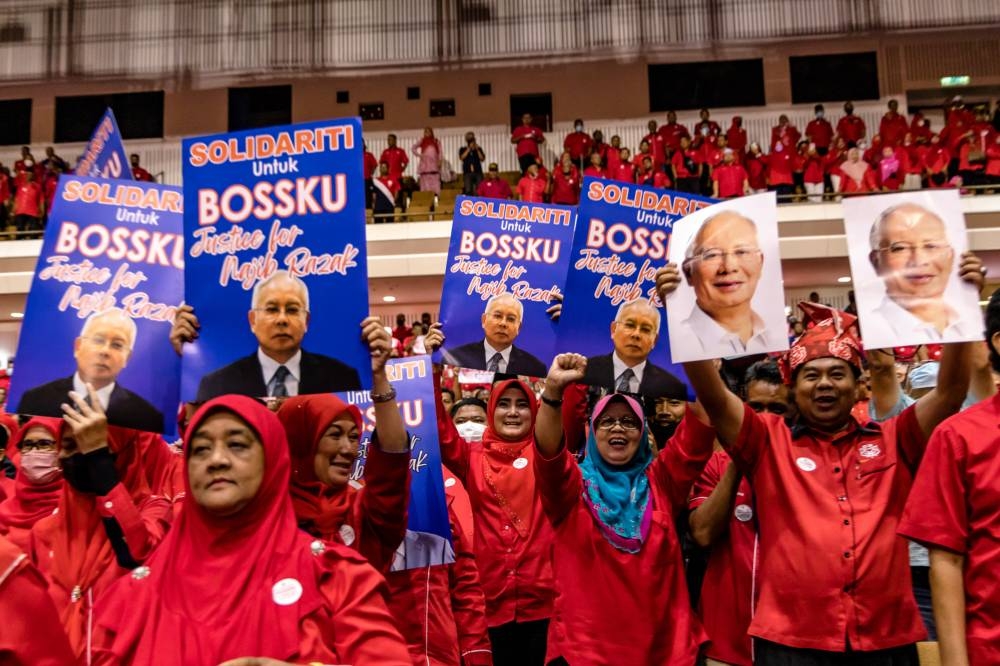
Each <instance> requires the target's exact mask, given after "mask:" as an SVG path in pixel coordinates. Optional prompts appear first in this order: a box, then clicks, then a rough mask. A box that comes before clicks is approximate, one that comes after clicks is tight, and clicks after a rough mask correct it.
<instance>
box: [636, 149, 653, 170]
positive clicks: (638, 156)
mask: <svg viewBox="0 0 1000 666" xmlns="http://www.w3.org/2000/svg"><path fill="white" fill-rule="evenodd" d="M647 157H648V158H649V160H650V161H651V162H652V163H653V168H654V169H655V168H656V158H655V157H654V156H653V153H652V152H649V153H636V154H635V156H634V157H633V158H632V164H634V165H635V170H636V171H637V172H638V171H642V161H643V160H644V159H646V158H647Z"/></svg>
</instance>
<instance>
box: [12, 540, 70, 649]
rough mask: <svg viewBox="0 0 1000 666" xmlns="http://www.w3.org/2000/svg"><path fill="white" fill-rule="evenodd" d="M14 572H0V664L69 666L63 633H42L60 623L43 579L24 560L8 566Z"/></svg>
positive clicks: (66, 641)
mask: <svg viewBox="0 0 1000 666" xmlns="http://www.w3.org/2000/svg"><path fill="white" fill-rule="evenodd" d="M12 568H13V569H14V571H12V572H9V573H7V572H4V571H0V617H3V631H2V632H0V663H2V664H31V665H32V666H63V665H64V664H72V663H74V661H73V652H72V650H71V649H70V646H69V641H68V640H67V639H66V634H65V633H63V632H62V631H51V630H44V629H42V628H43V627H48V628H51V627H60V626H61V621H60V619H59V614H58V613H57V612H56V608H55V606H54V605H53V604H52V598H51V597H50V596H49V593H48V591H47V590H46V587H47V585H46V582H45V578H44V577H43V576H42V575H41V574H40V573H39V572H38V570H37V569H36V568H35V567H33V566H31V564H29V563H28V561H27V556H24V557H23V560H22V561H20V562H17V561H15V563H14V564H13V565H12Z"/></svg>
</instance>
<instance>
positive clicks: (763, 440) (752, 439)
mask: <svg viewBox="0 0 1000 666" xmlns="http://www.w3.org/2000/svg"><path fill="white" fill-rule="evenodd" d="M771 418H776V417H771ZM770 438H771V436H770V432H769V430H768V424H767V420H766V418H765V417H763V416H761V415H760V414H758V413H757V412H755V411H753V410H752V409H751V408H750V405H743V426H742V427H741V428H740V434H739V435H737V437H736V441H735V442H734V443H733V444H731V445H729V446H726V445H725V444H723V445H722V446H723V448H725V449H726V453H728V454H729V455H730V457H732V459H733V460H735V461H736V464H737V465H739V467H740V470H741V471H743V473H744V474H747V475H748V476H752V475H753V472H754V470H756V469H757V461H758V460H759V459H760V456H761V454H762V453H763V451H764V447H765V446H766V445H767V442H768V440H770Z"/></svg>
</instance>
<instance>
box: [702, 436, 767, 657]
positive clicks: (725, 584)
mask: <svg viewBox="0 0 1000 666" xmlns="http://www.w3.org/2000/svg"><path fill="white" fill-rule="evenodd" d="M729 464H730V458H729V454H727V453H726V452H725V451H716V452H715V453H714V454H713V455H712V457H711V458H710V459H709V461H708V464H707V465H705V470H704V471H703V472H702V473H701V477H700V478H699V479H698V480H697V481H695V484H694V488H692V490H691V495H692V498H691V501H690V502H689V503H688V508H689V509H690V510H691V511H694V510H695V509H697V508H698V507H699V506H701V505H702V504H704V503H705V500H707V499H708V496H709V495H711V494H712V491H713V490H715V487H716V486H717V485H719V481H720V480H722V476H723V474H725V473H726V468H727V467H729ZM755 507H756V505H755V503H754V499H753V490H752V489H751V488H750V484H749V483H747V480H746V479H745V478H743V477H741V478H740V482H739V484H738V485H737V487H736V499H735V501H734V502H733V511H732V516H730V518H729V523H728V525H727V527H726V531H725V532H724V533H723V534H722V535H721V536H720V537H719V538H718V540H717V541H716V542H715V543H713V544H712V546H711V550H710V552H709V555H708V566H707V568H706V569H705V579H704V581H702V584H701V595H700V596H699V607H698V616H699V617H700V618H701V621H702V624H704V625H705V631H706V632H707V633H708V638H709V640H710V641H711V642H710V644H709V646H708V650H707V651H706V655H707V656H708V657H710V658H712V659H715V660H717V661H721V662H724V663H726V664H732V665H733V666H751V640H750V636H749V635H747V629H748V628H749V627H750V620H751V619H752V617H753V608H754V598H753V592H754V581H753V559H754V549H755V548H756V545H757V529H756V526H755V525H756V524H755V522H754V520H753V518H754V511H755Z"/></svg>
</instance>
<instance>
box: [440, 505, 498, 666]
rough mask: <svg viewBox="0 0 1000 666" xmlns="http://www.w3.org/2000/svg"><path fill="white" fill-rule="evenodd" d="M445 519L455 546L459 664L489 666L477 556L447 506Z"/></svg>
mask: <svg viewBox="0 0 1000 666" xmlns="http://www.w3.org/2000/svg"><path fill="white" fill-rule="evenodd" d="M448 515H449V518H450V519H451V520H450V522H451V534H452V541H453V542H454V545H455V563H454V564H453V565H452V566H451V567H450V583H451V608H452V612H453V613H454V614H455V626H456V628H457V629H458V650H459V653H460V654H461V656H462V664H463V665H464V666H492V664H493V651H492V649H491V647H490V638H489V633H488V632H487V629H486V598H485V596H484V595H483V588H482V585H481V584H480V582H479V567H477V566H476V555H475V553H474V552H473V549H472V544H471V543H469V541H468V539H467V538H466V537H465V533H464V532H463V531H462V529H461V527H460V526H459V525H458V519H457V518H456V517H455V514H454V512H453V511H452V509H451V507H450V506H449V507H448Z"/></svg>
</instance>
